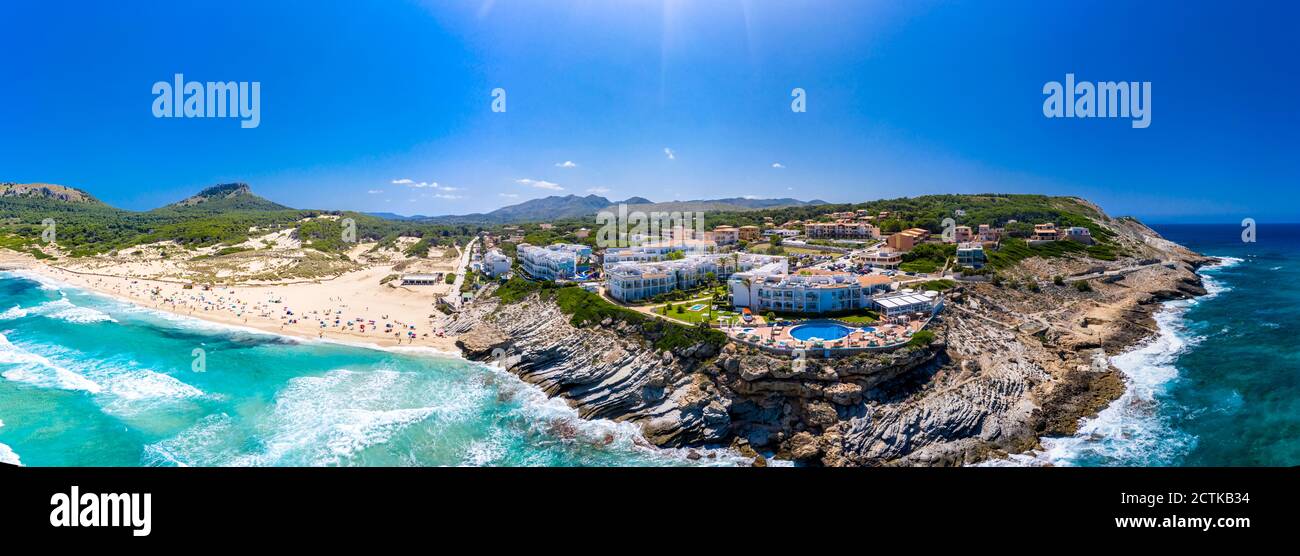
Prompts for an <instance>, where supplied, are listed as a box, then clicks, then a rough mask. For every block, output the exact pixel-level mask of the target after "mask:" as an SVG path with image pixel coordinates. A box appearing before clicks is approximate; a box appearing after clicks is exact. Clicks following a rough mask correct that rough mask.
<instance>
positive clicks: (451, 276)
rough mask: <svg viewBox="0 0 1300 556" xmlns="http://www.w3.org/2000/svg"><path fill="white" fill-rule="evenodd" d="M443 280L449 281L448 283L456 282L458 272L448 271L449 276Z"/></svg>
mask: <svg viewBox="0 0 1300 556" xmlns="http://www.w3.org/2000/svg"><path fill="white" fill-rule="evenodd" d="M443 282H446V283H448V284H455V283H456V273H455V272H448V273H447V277H446V278H444V279H443Z"/></svg>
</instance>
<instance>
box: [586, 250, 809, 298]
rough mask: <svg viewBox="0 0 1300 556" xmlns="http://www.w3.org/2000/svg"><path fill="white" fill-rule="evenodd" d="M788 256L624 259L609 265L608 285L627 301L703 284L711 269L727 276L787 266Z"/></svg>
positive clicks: (721, 277) (718, 275) (722, 277)
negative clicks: (643, 260)
mask: <svg viewBox="0 0 1300 556" xmlns="http://www.w3.org/2000/svg"><path fill="white" fill-rule="evenodd" d="M786 264H787V263H786V259H785V257H780V256H771V255H756V254H752V253H737V254H730V255H691V256H688V257H686V258H683V259H678V260H673V261H659V262H644V263H643V262H630V261H628V262H620V263H613V264H609V263H606V265H605V287H606V290H607V291H608V292H609V296H610V297H612V298H614V299H617V300H619V301H623V302H630V301H639V300H642V299H647V298H651V297H654V296H656V295H659V294H662V293H667V292H670V291H673V290H675V289H685V288H692V287H695V286H698V285H700V283H702V282H703V281H704V280H705V279H706V278H707V277H708V274H709V273H710V272H712V273H713V275H714V277H715V278H717V279H718V280H725V279H727V277H729V276H731V275H732V274H734V273H736V272H737V271H745V270H749V269H752V268H755V267H758V266H762V265H780V267H781V268H785V265H786Z"/></svg>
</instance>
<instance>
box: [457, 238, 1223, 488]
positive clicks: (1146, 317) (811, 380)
mask: <svg viewBox="0 0 1300 556" xmlns="http://www.w3.org/2000/svg"><path fill="white" fill-rule="evenodd" d="M1105 224H1106V225H1107V226H1109V227H1111V229H1113V230H1114V231H1116V232H1117V233H1118V234H1119V240H1118V242H1119V243H1120V245H1121V246H1122V247H1123V248H1124V249H1125V251H1126V253H1127V256H1126V257H1124V258H1122V259H1121V260H1119V261H1115V262H1113V263H1107V264H1105V265H1103V270H1117V269H1119V270H1122V272H1117V273H1116V274H1114V275H1113V276H1110V275H1108V276H1105V277H1103V278H1100V279H1094V280H1091V281H1090V283H1091V285H1092V288H1091V290H1088V291H1081V290H1080V289H1079V288H1075V287H1072V286H1071V285H1070V283H1068V282H1067V283H1066V284H1064V285H1054V284H1053V281H1052V280H1051V276H1053V275H1056V274H1061V275H1071V274H1074V275H1083V274H1085V273H1090V272H1091V271H1093V270H1095V269H1092V268H1089V267H1092V266H1096V264H1095V261H1094V262H1085V261H1080V260H1074V259H1053V260H1038V259H1034V260H1031V261H1027V264H1024V265H1021V266H1020V267H1019V268H1017V269H1015V270H1013V271H1012V272H1010V273H1008V275H1009V276H1010V277H1011V278H1012V279H1014V280H1017V281H1020V282H1021V283H1025V284H1029V283H1033V284H1041V286H1034V287H1028V286H1025V287H1020V288H1019V289H1017V288H1012V287H1008V286H1002V287H998V286H993V285H990V284H985V283H981V284H967V285H963V286H960V287H959V288H958V289H957V290H955V291H952V292H950V294H949V309H947V310H946V311H945V312H944V313H943V314H942V315H941V316H940V317H939V318H938V319H936V321H935V322H934V323H933V324H932V330H933V331H934V332H935V333H936V337H937V341H936V342H935V343H934V344H932V345H930V346H928V347H919V346H913V347H907V348H902V349H899V350H895V351H892V352H883V353H871V354H862V355H856V356H852V357H846V358H836V359H806V360H792V359H790V358H786V357H778V356H773V355H770V354H767V353H764V352H760V351H759V350H756V349H754V348H749V347H745V346H741V345H737V344H727V345H725V346H723V347H722V348H721V349H717V348H715V347H714V346H712V345H709V344H697V345H694V346H690V347H687V348H683V349H679V350H675V351H660V350H656V349H654V348H653V347H652V345H653V344H652V342H653V340H654V338H648V337H646V331H644V330H642V329H640V327H639V326H638V325H637V324H630V323H627V322H623V321H619V320H614V319H605V320H604V321H602V322H600V323H597V324H591V325H587V326H582V327H577V326H573V325H571V324H570V322H569V317H568V315H565V314H563V313H562V312H561V311H560V310H559V309H558V308H557V307H556V306H555V305H554V304H552V303H550V302H547V301H543V300H542V299H540V298H539V297H538V296H536V295H534V296H532V297H530V298H528V299H526V300H524V301H521V302H517V303H513V304H502V303H500V302H499V301H498V300H497V299H496V298H495V297H494V296H492V295H481V296H480V297H479V301H477V302H475V303H474V304H472V305H471V306H470V307H469V308H468V310H467V311H465V312H464V313H462V314H460V315H458V317H457V319H456V320H455V321H454V322H453V323H452V325H451V327H452V330H453V331H455V332H458V333H460V341H459V345H460V346H461V348H462V349H463V350H464V352H465V353H466V355H467V356H468V357H470V358H472V359H476V360H495V361H498V362H500V363H501V364H502V365H503V366H506V367H508V368H510V370H511V371H512V372H514V373H515V374H517V375H519V376H520V377H522V378H523V379H524V380H526V381H528V382H531V383H533V384H536V385H537V386H539V387H541V388H542V389H544V390H545V391H546V392H547V393H548V394H550V395H552V396H560V397H562V398H564V399H566V400H568V401H569V403H570V404H572V405H573V406H574V407H576V408H577V409H578V410H579V412H580V413H581V414H582V415H583V416H586V417H599V418H609V419H615V420H627V421H631V422H633V423H636V424H638V425H639V426H640V427H641V429H642V430H643V431H644V433H645V436H646V438H647V439H649V440H650V441H651V442H654V443H655V444H658V445H661V446H692V445H706V444H708V445H717V444H729V445H732V446H734V447H735V448H737V449H739V450H742V451H746V452H757V451H762V452H767V453H775V454H776V456H777V457H779V458H788V459H794V460H798V461H801V462H804V463H808V464H820V465H832V466H848V465H961V464H967V463H972V462H976V461H979V460H981V459H985V458H988V457H993V456H998V455H1003V454H1005V453H1008V452H1019V451H1024V450H1027V449H1030V448H1033V447H1034V446H1036V445H1037V443H1038V439H1039V438H1040V437H1041V436H1045V435H1066V434H1072V433H1073V432H1074V431H1075V430H1076V429H1077V426H1078V422H1079V420H1080V419H1081V418H1083V417H1086V416H1090V415H1093V414H1095V413H1096V412H1097V411H1099V410H1100V409H1102V408H1104V407H1105V406H1106V405H1107V404H1108V403H1110V402H1111V401H1112V400H1114V399H1115V398H1117V397H1118V396H1119V395H1120V394H1121V393H1122V392H1123V390H1124V379H1123V376H1122V374H1121V373H1120V372H1119V371H1118V370H1117V369H1115V368H1114V367H1112V366H1111V365H1110V364H1109V362H1108V356H1110V355H1115V354H1117V353H1119V352H1121V351H1124V350H1126V349H1129V348H1131V347H1132V346H1133V345H1134V344H1135V343H1137V342H1140V341H1142V340H1143V339H1144V338H1146V337H1148V336H1149V335H1150V334H1151V333H1152V332H1153V331H1154V327H1155V324H1154V322H1153V319H1152V318H1151V315H1152V314H1153V313H1154V312H1155V311H1157V310H1159V307H1160V306H1159V304H1158V303H1157V302H1158V301H1161V300H1167V299H1174V298H1182V297H1189V296H1195V295H1201V294H1203V293H1204V289H1203V288H1202V286H1201V284H1200V278H1199V277H1198V276H1197V275H1196V274H1195V272H1194V271H1195V269H1196V268H1197V267H1198V266H1199V265H1201V264H1204V263H1205V262H1206V261H1207V260H1206V259H1204V258H1202V257H1200V256H1198V255H1196V254H1194V253H1191V252H1189V251H1187V250H1185V249H1183V248H1181V247H1179V246H1176V245H1173V244H1171V243H1169V242H1167V241H1164V240H1162V239H1160V238H1159V237H1158V236H1156V235H1155V233H1154V232H1151V231H1150V230H1149V229H1146V228H1145V227H1144V226H1141V225H1140V224H1137V223H1136V222H1134V221H1120V220H1109V219H1108V220H1107V221H1106V222H1105ZM758 459H759V461H760V462H761V457H759V458H758Z"/></svg>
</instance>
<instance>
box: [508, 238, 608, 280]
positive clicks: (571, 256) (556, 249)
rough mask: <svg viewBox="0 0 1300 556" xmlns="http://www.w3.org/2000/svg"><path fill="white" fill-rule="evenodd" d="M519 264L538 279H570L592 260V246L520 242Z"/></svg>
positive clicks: (518, 250)
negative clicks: (541, 244) (539, 245)
mask: <svg viewBox="0 0 1300 556" xmlns="http://www.w3.org/2000/svg"><path fill="white" fill-rule="evenodd" d="M517 252H518V254H519V265H520V266H521V267H523V269H524V272H526V273H527V274H528V275H529V276H531V277H532V278H534V279H537V280H569V279H572V278H573V277H574V275H576V274H577V273H578V271H579V270H582V269H583V268H584V267H585V266H586V265H587V263H588V262H589V261H590V260H591V248H590V247H587V246H586V245H577V244H573V243H556V244H552V245H548V246H546V247H537V246H535V245H529V244H527V243H521V244H519V248H518V249H517Z"/></svg>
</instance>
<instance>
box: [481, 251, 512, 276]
mask: <svg viewBox="0 0 1300 556" xmlns="http://www.w3.org/2000/svg"><path fill="white" fill-rule="evenodd" d="M511 263H512V261H511V260H510V257H507V256H506V255H505V253H502V252H501V250H500V249H489V250H488V252H487V253H485V254H484V255H483V273H484V274H487V275H488V276H491V277H493V278H496V277H498V276H501V275H503V274H505V273H507V272H510V265H511Z"/></svg>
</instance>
